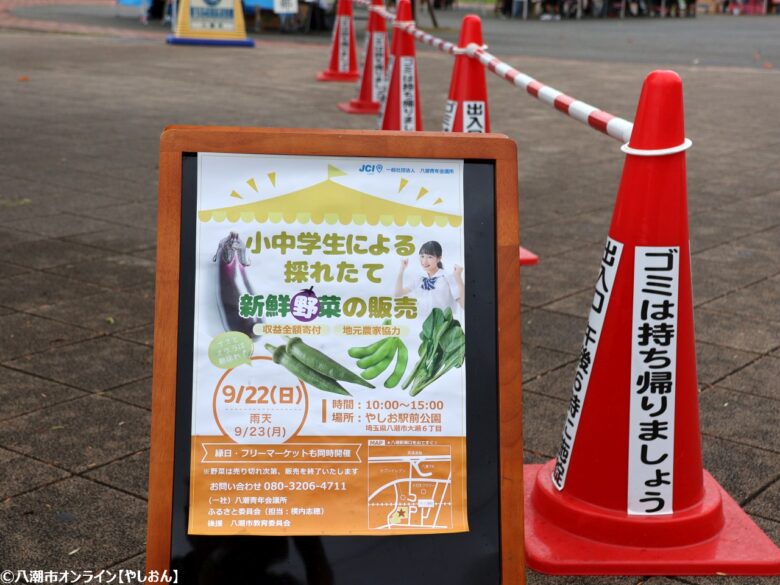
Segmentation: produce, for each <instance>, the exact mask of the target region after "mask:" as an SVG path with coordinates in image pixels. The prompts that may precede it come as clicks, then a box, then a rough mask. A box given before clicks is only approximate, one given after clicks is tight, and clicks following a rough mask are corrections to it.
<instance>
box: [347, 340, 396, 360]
mask: <svg viewBox="0 0 780 585" xmlns="http://www.w3.org/2000/svg"><path fill="white" fill-rule="evenodd" d="M385 341H387V339H380V340H379V341H377V342H376V343H372V344H371V345H367V346H365V347H350V348H349V350H347V353H348V354H349V357H353V358H356V359H359V358H364V357H366V356H369V355H371V354H372V353H374V352H375V351H376V350H378V349H379V347H380V346H381V345H382V344H383V343H384V342H385Z"/></svg>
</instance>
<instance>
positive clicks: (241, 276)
mask: <svg viewBox="0 0 780 585" xmlns="http://www.w3.org/2000/svg"><path fill="white" fill-rule="evenodd" d="M212 262H217V263H218V266H217V269H218V270H217V271H218V273H219V282H218V284H217V306H218V307H219V317H220V319H222V326H223V327H224V328H225V330H226V331H240V332H241V333H245V334H246V335H248V336H249V337H251V338H252V339H257V338H258V337H260V336H259V335H257V334H256V333H255V332H254V326H255V325H257V324H258V323H262V322H263V319H262V318H261V317H258V316H249V317H247V318H244V317H242V316H241V315H240V314H239V312H238V305H239V300H240V299H241V297H242V296H243V295H250V296H252V297H254V296H255V293H254V291H253V290H252V285H251V284H250V282H249V278H247V273H246V268H247V267H248V266H249V264H250V262H249V258H247V255H246V248H245V247H244V244H243V243H242V242H241V239H240V237H239V235H238V233H237V232H230V235H229V236H228V237H226V238H223V239H222V240H220V241H219V245H218V246H217V253H216V254H214V258H213V259H212Z"/></svg>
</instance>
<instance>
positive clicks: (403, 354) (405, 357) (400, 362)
mask: <svg viewBox="0 0 780 585" xmlns="http://www.w3.org/2000/svg"><path fill="white" fill-rule="evenodd" d="M396 339H397V341H396V345H397V346H398V357H397V359H396V362H395V369H393V373H392V374H390V377H389V378H387V380H385V388H395V387H396V386H398V382H400V381H401V378H402V377H403V375H404V372H405V371H406V364H407V363H408V362H409V350H407V349H406V344H404V342H403V341H401V340H400V339H398V338H396Z"/></svg>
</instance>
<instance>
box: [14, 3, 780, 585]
mask: <svg viewBox="0 0 780 585" xmlns="http://www.w3.org/2000/svg"><path fill="white" fill-rule="evenodd" d="M54 3H55V0H50V1H49V2H37V0H36V2H34V3H33V2H18V3H15V4H13V6H16V8H12V7H11V6H12V4H11V3H9V2H6V1H0V27H4V29H2V30H0V112H2V114H0V152H2V157H0V251H2V254H3V258H4V261H3V263H2V264H0V282H1V283H2V284H0V404H2V407H0V421H2V425H0V569H14V570H16V569H47V570H48V569H54V570H63V569H90V570H96V569H106V568H118V567H127V568H135V569H141V568H142V567H143V565H144V550H145V530H146V485H147V474H148V465H147V462H148V457H149V421H150V403H151V398H150V394H151V362H152V338H153V326H152V322H153V310H154V306H153V300H154V275H155V231H156V225H155V222H156V200H157V158H158V147H159V136H160V133H161V131H162V129H163V128H164V127H165V126H166V125H169V124H219V125H241V126H279V127H284V126H291V127H292V126H295V127H314V128H366V129H368V128H373V127H374V124H375V121H374V119H373V118H371V117H357V116H353V117H350V116H347V115H345V114H342V113H340V112H338V111H337V110H336V107H335V105H336V103H337V102H339V101H344V100H346V99H348V98H351V97H355V94H354V88H353V86H351V85H348V84H323V83H317V82H315V81H314V77H315V75H316V73H317V72H318V71H319V70H321V69H322V68H323V67H324V66H325V57H324V55H325V49H326V47H327V43H328V37H327V35H324V34H319V35H312V36H309V37H306V38H303V37H298V36H296V35H286V36H277V35H273V34H263V35H260V36H259V37H257V38H258V46H257V48H255V49H209V48H202V47H170V46H166V45H165V44H164V42H163V39H164V34H165V33H164V31H163V30H162V28H161V27H160V25H159V24H154V23H153V24H150V25H149V26H147V27H143V26H142V25H140V24H139V23H137V22H136V21H135V20H134V19H132V18H130V17H127V16H124V17H121V18H117V17H115V16H114V15H113V13H112V11H113V8H112V7H111V4H110V3H106V2H102V1H101V2H95V1H90V2H87V1H84V2H81V3H80V5H81V7H80V8H78V9H76V7H73V6H65V5H62V4H60V5H56V6H51V4H54ZM80 13H83V14H84V15H85V16H84V17H83V19H82V22H81V24H80V23H79V18H78V17H74V16H73V14H76V15H78V14H80ZM457 17H459V15H455V14H452V13H448V14H445V15H442V20H443V23H444V25H445V27H447V28H445V31H444V34H443V35H442V36H445V37H447V38H449V39H453V38H454V36H455V35H456V34H457V32H456V28H457V22H458V19H457ZM750 22H755V23H756V24H755V27H756V31H758V32H759V33H760V34H758V35H757V36H755V37H753V36H751V31H750V30H749V29H750V26H749V23H750ZM423 23H424V24H426V20H425V19H423ZM363 26H364V23H360V24H359V25H358V28H359V29H361V30H362V28H363ZM545 26H546V27H548V28H543V27H545ZM512 27H515V28H512ZM586 27H590V29H589V30H591V31H592V32H593V34H592V35H588V34H587V30H586ZM621 27H622V28H621ZM653 27H658V29H657V30H653ZM697 27H700V28H698V29H697ZM730 27H734V28H733V31H732V30H731V28H730ZM30 29H37V30H30ZM700 31H715V32H707V33H706V35H705V34H704V33H702V35H703V36H702V38H701V39H699V40H700V41H701V43H700V44H698V45H697V42H696V41H697V37H696V35H697V34H699V32H700ZM656 32H658V34H656ZM601 33H603V34H604V35H609V38H610V39H612V42H613V43H614V52H612V51H611V50H610V47H609V46H604V45H600V44H598V43H597V42H595V41H594V39H596V38H597V37H598V36H599V35H600V34H601ZM716 33H717V35H719V36H718V39H721V41H718V40H717V39H715V38H714V37H711V36H707V35H710V34H716ZM732 33H733V34H732ZM491 34H494V36H495V38H496V44H495V46H494V47H491V51H493V52H494V53H496V54H497V55H498V56H501V57H504V58H505V59H506V60H507V61H508V62H509V63H511V64H512V65H514V66H515V67H516V68H518V69H520V70H521V71H523V72H525V73H527V74H529V75H532V76H534V77H536V78H537V79H539V80H541V81H543V82H545V83H547V84H549V85H551V86H553V87H555V88H557V89H559V90H561V91H564V92H566V93H568V94H569V95H572V96H575V97H576V98H579V99H582V100H584V101H586V102H589V103H591V104H593V105H596V106H597V107H600V108H602V109H604V110H606V111H608V112H611V113H613V114H615V115H618V116H622V117H624V118H627V119H629V120H631V119H633V116H634V110H635V107H636V101H637V98H638V95H639V90H640V87H641V83H642V80H643V78H644V77H645V75H646V74H647V73H648V72H649V71H651V70H652V69H656V68H664V67H672V68H674V69H675V70H676V71H677V72H678V73H679V74H680V75H681V77H682V79H683V81H684V84H685V99H686V107H687V111H686V133H687V135H688V136H689V137H690V138H691V139H692V140H693V142H694V147H693V148H692V149H691V150H690V151H689V152H688V185H689V187H688V188H689V205H690V214H691V215H690V227H691V234H692V243H691V245H692V253H693V263H692V264H693V285H694V297H695V299H694V300H695V319H696V334H697V350H698V363H699V372H698V375H699V383H700V389H701V394H700V408H701V430H702V442H703V452H704V462H705V467H706V468H707V469H708V470H709V471H710V472H711V473H712V474H713V475H714V476H715V478H716V479H717V480H718V481H719V482H720V483H721V484H722V485H723V486H724V487H725V488H726V489H727V491H728V492H729V493H730V494H732V496H733V497H734V498H735V499H736V500H737V501H738V502H739V503H740V504H741V505H742V506H743V507H744V508H745V509H746V510H747V511H748V512H749V513H750V514H751V515H752V517H753V518H754V519H755V520H756V521H757V522H758V524H759V525H760V526H762V527H763V528H764V530H765V531H767V532H768V533H769V535H770V536H771V537H772V538H773V539H774V541H775V542H778V541H780V433H778V431H777V424H778V419H779V418H780V393H779V389H780V384H779V383H778V379H780V254H779V253H778V248H780V132H778V128H779V127H780V116H779V114H780V110H779V109H778V96H780V72H779V71H778V69H775V68H774V64H775V60H776V61H777V64H778V65H780V50H779V49H778V45H777V39H778V38H780V18H777V17H766V18H754V19H750V18H740V19H735V18H732V19H729V18H728V17H725V16H714V17H701V18H698V19H695V20H693V19H690V20H677V21H671V20H670V21H664V22H660V21H650V20H645V21H643V22H626V23H619V22H617V21H610V22H603V21H602V22H595V21H589V22H582V23H574V22H561V23H540V22H529V23H514V22H505V21H497V20H495V19H494V18H493V17H492V15H486V17H485V36H486V41H487V43H488V44H490V43H491ZM751 39H753V40H751ZM592 41H593V42H592ZM675 43H678V44H675ZM524 45H525V46H528V47H533V48H532V49H530V50H529V51H527V52H526V51H525V50H524ZM715 45H717V46H718V49H717V51H715V50H714V49H713V51H714V54H715V57H712V54H711V53H708V52H707V51H706V50H703V49H702V47H710V46H715ZM578 47H582V51H580V50H579V48H578ZM653 47H658V50H657V52H654V51H653ZM697 51H701V53H700V55H699V57H696V56H695V55H696V52H697ZM450 59H451V58H450V57H448V56H446V55H443V54H440V53H435V52H434V51H432V50H431V49H430V48H419V49H418V64H419V68H420V79H421V101H422V107H423V113H424V115H423V118H424V125H425V127H426V129H434V130H435V129H438V128H439V125H440V123H441V113H442V110H443V107H444V101H445V99H446V92H447V88H448V86H449V76H450V67H451V60H450ZM696 59H698V61H696ZM488 91H489V94H490V107H491V117H492V120H491V122H492V127H493V130H494V131H495V132H501V133H505V134H507V135H509V136H510V137H512V138H513V139H515V140H516V141H517V143H518V147H519V173H520V176H519V185H520V207H521V240H522V244H523V245H524V246H525V247H527V248H529V249H531V250H533V251H534V252H535V253H537V254H539V255H540V257H541V263H540V264H539V265H538V266H534V267H528V268H524V269H523V270H522V305H523V338H522V341H523V345H522V348H523V368H524V371H523V391H524V407H525V416H524V425H525V427H524V434H525V456H526V461H527V462H542V461H545V460H547V459H549V458H550V457H551V456H552V455H553V454H554V452H555V451H556V448H557V445H558V441H559V438H560V429H561V426H562V424H563V420H564V412H565V409H566V406H567V401H568V394H569V392H570V383H571V379H572V376H573V372H574V362H575V358H576V357H577V354H578V350H579V346H580V344H581V341H582V340H581V335H582V331H583V329H584V324H585V322H586V317H587V312H588V307H589V304H590V301H591V298H592V286H593V281H594V278H595V276H596V271H597V269H598V264H599V258H600V254H601V249H602V246H603V243H604V240H605V238H606V235H607V228H608V225H609V221H610V217H611V212H612V205H613V202H614V197H615V194H616V192H617V186H618V181H619V178H620V173H621V168H622V163H623V155H622V154H621V153H620V151H619V148H618V147H619V145H618V144H617V143H616V142H615V141H613V140H612V139H610V138H608V137H606V136H604V135H601V134H599V133H597V132H594V131H592V130H590V129H589V128H587V127H585V126H583V125H581V124H579V123H577V122H575V121H572V120H570V119H567V118H565V117H564V116H561V115H560V114H559V113H557V112H556V111H554V110H552V109H550V108H548V107H547V106H544V105H542V104H540V103H538V102H536V101H535V100H533V99H531V98H529V97H528V96H526V95H524V94H523V93H522V92H519V91H517V90H515V89H514V88H513V87H511V86H510V85H508V84H507V83H505V82H503V81H501V80H499V79H497V78H494V77H489V78H488ZM770 581H771V580H770V579H766V580H764V581H762V583H769V582H770ZM529 582H530V583H534V584H540V585H546V584H560V585H563V584H594V585H596V584H599V585H600V584H605V585H606V584H613V583H614V584H617V583H620V584H632V585H633V584H638V583H643V584H649V585H672V584H679V583H689V584H694V583H696V584H699V583H701V584H704V583H716V582H717V583H738V584H745V585H747V584H754V583H758V582H759V580H758V579H755V578H741V579H740V578H722V579H711V578H688V577H686V578H659V577H655V578H648V579H639V578H627V577H617V578H580V577H577V578H574V577H571V578H553V577H548V576H543V575H538V574H534V573H533V572H530V571H529Z"/></svg>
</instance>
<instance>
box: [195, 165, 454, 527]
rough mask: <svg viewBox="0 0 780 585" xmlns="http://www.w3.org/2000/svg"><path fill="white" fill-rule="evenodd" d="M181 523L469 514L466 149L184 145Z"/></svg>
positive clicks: (304, 522) (443, 519)
mask: <svg viewBox="0 0 780 585" xmlns="http://www.w3.org/2000/svg"><path fill="white" fill-rule="evenodd" d="M197 209H198V221H197V240H196V285H195V286H196V291H195V314H194V324H195V338H194V347H193V350H194V355H193V411H192V459H191V481H190V485H191V493H190V524H189V527H190V533H193V534H258V535H260V534H300V535H304V534H373V535H383V534H419V533H439V532H461V531H465V530H468V521H467V517H466V511H467V507H466V452H465V449H466V386H465V330H464V325H463V323H464V320H463V315H464V308H465V307H464V304H465V288H464V286H465V285H464V280H463V273H464V270H465V267H464V264H463V259H464V250H463V163H462V161H445V160H416V159H398V160H393V159H361V158H326V157H304V156H270V155H228V154H208V153H207V154H199V155H198V203H197Z"/></svg>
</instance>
